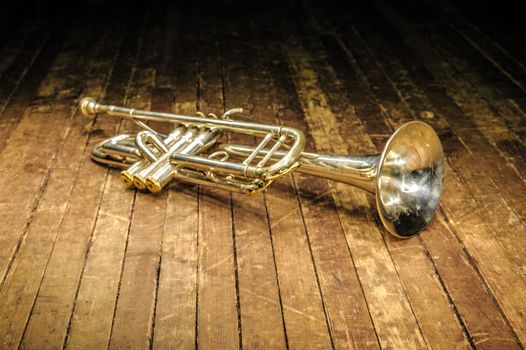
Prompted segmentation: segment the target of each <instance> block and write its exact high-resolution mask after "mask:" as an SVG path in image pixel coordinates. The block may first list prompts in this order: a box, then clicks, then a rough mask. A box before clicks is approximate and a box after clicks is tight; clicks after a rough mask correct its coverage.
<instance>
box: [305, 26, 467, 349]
mask: <svg viewBox="0 0 526 350" xmlns="http://www.w3.org/2000/svg"><path fill="white" fill-rule="evenodd" d="M308 35H309V37H315V33H312V32H308ZM323 41H324V43H325V45H326V46H328V47H329V48H331V47H332V50H330V51H329V52H330V53H331V55H330V57H331V58H330V61H329V62H330V64H329V62H327V61H326V60H324V59H323V57H325V56H326V55H327V54H326V52H325V51H324V50H323V49H322V48H321V47H319V45H320V44H317V43H312V44H311V50H312V56H313V57H319V59H318V61H317V63H318V64H317V66H318V67H319V68H318V69H317V70H318V73H317V74H318V80H319V82H320V86H321V88H322V89H323V91H324V92H325V93H326V94H327V96H328V102H329V105H330V108H331V110H333V111H334V113H335V114H336V115H339V116H345V122H344V121H343V119H339V120H338V122H339V128H338V130H339V132H340V133H341V134H342V135H343V137H344V139H345V140H347V143H348V144H349V145H350V148H351V149H353V150H356V151H353V152H351V153H353V154H377V153H379V152H380V150H381V149H382V148H383V146H384V144H385V140H384V139H378V140H377V145H374V144H373V142H372V141H371V140H370V138H368V137H367V136H365V135H366V133H365V130H364V128H363V125H362V124H361V123H360V119H359V118H358V116H357V114H360V117H361V118H362V119H363V120H370V119H374V118H377V117H378V115H381V112H380V111H379V110H378V109H377V108H376V106H375V102H374V101H373V100H371V99H369V97H368V95H367V87H366V86H364V84H363V83H362V82H360V81H358V80H359V79H360V78H359V77H357V76H356V74H355V72H354V71H353V68H352V67H350V66H351V63H350V62H349V61H348V60H347V59H346V52H345V51H343V50H341V49H340V50H339V51H338V52H334V46H338V43H337V41H336V40H335V39H333V38H332V37H324V40H323ZM358 49H359V48H353V52H355V51H356V50H358ZM345 66H347V67H345ZM336 71H338V72H342V71H343V72H345V73H349V75H347V76H345V77H344V78H343V79H345V80H346V81H349V84H346V85H347V86H349V85H352V88H350V89H349V90H348V91H350V93H349V95H350V96H349V100H347V97H346V96H345V93H344V92H343V91H342V90H341V89H338V86H341V82H339V84H334V82H335V81H336V82H338V76H337V75H336ZM361 78H363V77H361ZM349 101H352V105H351V104H350V103H349ZM363 103H367V104H370V106H368V108H364V106H363V105H361V104H363ZM375 109H376V110H375ZM378 124H379V125H382V124H380V123H378ZM387 132H388V130H386V125H385V124H383V130H382V129H379V130H371V131H370V133H371V134H377V135H381V134H387ZM355 140H356V141H355ZM371 209H372V210H374V208H371ZM428 230H429V229H428ZM384 239H385V241H386V244H387V248H388V250H389V254H390V255H391V257H392V259H393V262H394V264H395V267H396V270H397V274H398V275H399V278H400V280H401V282H402V283H403V285H404V289H405V291H406V294H407V297H408V300H409V302H410V304H411V308H412V310H413V312H414V314H415V316H416V319H417V321H418V325H419V327H420V328H421V330H422V332H423V335H424V336H425V339H426V342H427V344H432V346H436V347H438V348H451V347H458V348H462V347H464V348H466V347H469V345H468V342H467V340H466V338H465V337H464V335H463V333H462V328H461V327H460V324H459V322H458V320H457V317H456V315H455V313H454V311H453V310H452V309H451V307H450V302H449V300H448V296H447V295H446V293H445V291H444V290H443V288H442V286H441V284H440V281H439V280H438V279H437V276H436V271H435V269H434V267H433V265H432V264H431V262H430V261H429V258H428V255H427V251H426V249H425V247H424V246H423V245H422V243H421V242H420V240H418V239H411V240H399V239H395V238H393V237H392V236H390V235H386V236H385V238H384ZM423 276H425V277H423ZM418 277H420V278H418ZM437 319H440V320H442V321H443V322H439V323H438V322H436V320H437ZM445 335H447V336H445Z"/></svg>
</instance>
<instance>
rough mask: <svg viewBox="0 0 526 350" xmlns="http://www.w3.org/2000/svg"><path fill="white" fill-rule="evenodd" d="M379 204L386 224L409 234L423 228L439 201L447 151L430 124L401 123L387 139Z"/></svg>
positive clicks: (395, 231)
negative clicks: (445, 151) (443, 148)
mask: <svg viewBox="0 0 526 350" xmlns="http://www.w3.org/2000/svg"><path fill="white" fill-rule="evenodd" d="M377 169H378V170H377V176H376V206H377V209H378V213H379V216H380V219H381V220H382V223H383V225H384V226H385V227H386V228H387V230H388V231H389V232H391V233H392V234H393V235H395V236H397V237H400V238H406V237H410V236H413V235H415V234H417V233H418V232H420V231H422V230H423V229H424V228H425V227H426V226H427V225H428V223H429V222H430V221H431V219H432V218H433V215H434V213H435V211H436V209H437V207H438V205H439V201H440V196H441V194H442V188H443V179H444V152H443V150H442V144H441V143H440V140H439V138H438V136H437V134H436V133H435V131H434V130H433V128H432V127H431V126H429V125H428V124H426V123H422V122H418V121H414V122H409V123H406V124H404V125H402V126H401V127H400V128H399V129H398V130H397V131H396V132H395V133H394V134H393V135H392V136H391V137H390V138H389V140H388V141H387V144H386V145H385V147H384V150H383V152H382V154H381V155H380V160H379V162H378V168H377Z"/></svg>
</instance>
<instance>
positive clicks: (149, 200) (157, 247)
mask: <svg viewBox="0 0 526 350" xmlns="http://www.w3.org/2000/svg"><path fill="white" fill-rule="evenodd" d="M149 12H151V14H148V16H147V21H146V24H145V33H144V37H143V47H142V49H141V54H140V61H139V67H140V69H141V70H142V71H143V72H146V71H148V72H149V75H150V76H151V78H150V79H148V80H146V81H141V85H144V86H145V87H146V88H147V90H146V91H147V93H146V95H148V94H153V93H154V90H153V87H154V86H155V84H156V78H157V77H158V75H159V74H160V72H159V71H158V70H159V62H160V58H161V57H160V55H159V53H160V52H162V48H163V45H164V43H165V38H164V35H165V27H164V20H165V17H163V15H164V13H165V12H164V9H163V7H162V6H160V7H159V6H153V5H152V6H151V8H150V9H149ZM149 90H151V92H150V91H149ZM141 95H145V94H144V92H143V93H142V94H141ZM150 98H153V97H150ZM150 105H151V104H150ZM170 106H171V104H170V101H169V100H168V101H167V103H166V102H165V103H163V104H161V105H159V104H157V105H151V108H150V109H152V110H158V111H166V110H167V109H169V108H170ZM165 214H166V192H162V193H160V194H157V195H153V194H151V193H140V192H138V193H137V195H136V198H135V203H134V206H133V213H132V215H131V223H130V228H129V234H128V240H127V244H126V251H125V254H124V257H123V267H122V272H121V278H120V288H119V291H118V299H117V305H116V306H115V314H114V319H113V328H112V332H111V341H110V348H119V349H130V348H145V349H146V348H150V346H151V344H152V343H153V322H154V312H155V303H156V294H157V281H158V271H159V268H160V266H159V265H160V259H161V255H160V254H161V249H162V240H163V235H164V228H165V222H164V221H165Z"/></svg>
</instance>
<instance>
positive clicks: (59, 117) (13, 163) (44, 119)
mask: <svg viewBox="0 0 526 350" xmlns="http://www.w3.org/2000/svg"><path fill="white" fill-rule="evenodd" d="M72 41H73V40H72ZM72 41H70V42H69V43H70V45H71V44H72ZM69 50H70V51H71V52H67V53H65V54H64V55H62V60H61V61H58V62H56V64H55V65H54V66H53V69H52V71H51V73H50V74H49V75H48V77H47V80H46V81H47V82H48V86H49V84H50V81H51V82H53V81H54V79H57V76H60V75H61V74H64V73H65V72H64V70H65V69H66V64H65V62H64V60H67V59H68V58H70V57H71V56H70V55H74V54H77V53H78V52H76V51H75V50H72V49H71V47H70V48H69ZM68 55H69V56H68ZM70 73H71V72H70ZM70 76H71V75H70ZM81 78H82V76H81V75H80V74H79V76H78V77H74V79H71V80H70V81H69V80H68V81H64V82H63V83H57V84H56V85H55V86H49V88H47V89H46V86H45V85H46V84H44V85H43V86H41V87H40V90H39V95H40V96H44V95H47V94H49V95H54V94H55V93H64V92H65V91H68V90H67V89H71V88H72V86H74V87H75V88H77V86H75V85H74V84H75V83H77V84H80V83H81ZM53 115H56V117H55V118H53V117H52V116H53ZM71 115H72V109H71V106H69V105H68V104H66V103H58V104H55V103H52V104H41V106H40V107H38V108H28V109H26V110H25V112H24V115H23V117H22V122H21V123H20V124H19V125H18V127H17V129H16V130H15V132H14V133H13V134H12V135H11V138H10V142H9V144H8V145H7V146H5V147H4V148H3V149H2V151H1V153H0V159H1V160H2V162H3V164H4V167H3V169H2V175H3V176H4V178H3V181H4V182H5V184H3V185H2V188H3V189H2V192H0V198H3V200H4V203H5V205H7V204H9V203H8V202H6V201H7V199H9V201H10V202H11V201H12V202H13V203H17V206H13V207H12V206H7V207H6V210H2V216H3V217H2V220H1V221H0V222H1V225H2V226H1V229H0V230H1V232H2V235H1V237H0V243H1V244H0V249H1V250H0V280H3V279H4V278H5V274H6V273H7V270H8V268H9V264H10V263H11V261H12V258H13V256H14V254H15V253H16V250H17V248H18V245H19V243H20V241H19V240H20V238H21V237H22V235H23V232H24V230H25V227H26V223H27V219H28V217H29V215H30V214H31V211H32V210H33V207H34V203H35V201H37V200H38V198H39V197H40V188H41V185H42V184H43V183H44V181H45V180H46V178H47V174H48V170H49V169H50V168H51V167H52V166H53V165H54V160H53V158H54V155H55V153H56V151H57V150H58V149H59V148H60V146H61V143H62V141H63V138H64V136H65V131H66V126H67V124H68V122H69V120H70V118H71ZM44 126H47V127H48V128H49V130H50V132H47V133H41V130H42V128H43V127H44ZM29 141H33V142H34V143H32V142H29ZM36 144H38V145H39V146H41V147H39V149H38V150H37V151H35V150H33V149H32V148H33V147H35V145H36ZM19 176H25V177H27V181H25V184H24V186H23V187H22V188H20V189H19V191H15V192H13V191H12V189H11V186H9V185H8V184H10V183H11V180H12V179H13V178H17V177H19Z"/></svg>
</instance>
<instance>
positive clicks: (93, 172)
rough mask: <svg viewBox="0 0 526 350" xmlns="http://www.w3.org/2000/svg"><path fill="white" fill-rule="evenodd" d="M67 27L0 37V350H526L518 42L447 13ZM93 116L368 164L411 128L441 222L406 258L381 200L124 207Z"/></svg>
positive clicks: (341, 196)
mask: <svg viewBox="0 0 526 350" xmlns="http://www.w3.org/2000/svg"><path fill="white" fill-rule="evenodd" d="M80 6H81V9H80V10H79V11H75V12H74V11H72V10H71V9H68V8H66V7H64V8H62V9H61V11H60V13H59V14H58V15H52V14H51V13H52V12H53V11H52V10H53V9H52V8H51V7H50V8H45V9H44V8H31V9H27V11H26V16H24V17H23V18H21V19H20V20H18V19H16V18H15V17H16V15H19V14H20V11H22V10H23V9H22V7H17V6H14V7H13V8H12V9H10V11H11V12H6V13H2V14H1V15H0V28H1V29H2V30H1V31H0V174H1V175H2V176H0V209H1V210H0V348H2V349H3V348H6V349H7V348H28V349H48V348H49V349H56V348H64V349H69V348H71V349H73V348H74V349H85V348H89V349H104V348H123V349H124V348H125V349H135V348H141V349H155V348H160V349H174V348H177V349H179V348H181V349H194V348H201V349H217V348H221V349H223V348H228V349H241V348H250V349H252V348H255V349H259V348H264V349H294V348H299V349H304V348H305V349H306V348H321V349H379V348H397V349H402V348H403V349H406V348H407V349H425V348H427V349H466V348H470V349H522V348H523V347H524V344H525V342H526V327H525V325H526V319H525V315H526V302H525V300H526V278H525V277H526V274H525V271H526V270H525V268H526V250H525V248H524V247H525V246H526V241H525V240H526V238H525V237H526V236H525V234H526V219H525V217H526V211H525V210H526V209H525V208H526V206H524V203H525V202H526V195H525V193H526V191H525V189H526V188H525V186H526V181H525V179H526V129H525V126H526V122H525V120H526V90H525V87H526V63H525V61H524V58H525V57H526V36H525V35H524V33H521V31H520V30H518V29H517V26H518V24H516V23H503V24H502V25H501V26H499V24H498V23H497V22H496V21H491V22H488V21H487V16H486V17H483V16H482V15H481V13H482V12H477V11H469V8H468V7H466V5H464V4H462V3H456V2H455V3H453V2H447V3H446V2H442V3H438V2H419V3H416V2H412V1H401V2H385V1H381V0H360V1H356V2H353V3H352V6H345V4H343V3H337V2H332V1H321V0H320V1H319V0H311V1H309V2H292V3H288V2H287V3H285V2H281V3H279V4H276V6H271V4H269V3H265V4H262V3H256V2H253V3H239V2H235V1H231V0H225V1H222V2H220V3H217V4H205V3H202V2H195V3H185V4H182V3H174V2H168V1H164V2H163V1H159V2H154V3H149V4H146V3H141V2H140V1H139V2H129V3H128V2H126V3H122V2H118V4H109V3H105V5H104V6H102V5H100V4H99V5H97V4H88V3H85V4H81V5H80ZM102 8H104V11H101V9H102ZM500 15H501V14H500V13H496V14H495V20H497V19H499V16H500ZM510 28H515V30H514V31H513V32H509V31H508V30H509V29H510ZM85 96H92V97H95V98H96V99H99V100H102V101H103V102H105V103H110V104H116V105H124V106H130V107H133V108H142V109H149V110H156V111H164V112H170V111H172V112H175V113H180V114H185V115H194V114H195V113H196V112H197V111H202V112H204V113H208V112H213V113H216V114H221V113H223V112H224V111H225V110H226V109H230V108H234V107H242V108H243V109H244V112H243V114H242V115H240V116H236V118H239V119H244V120H250V121H255V122H262V123H269V124H282V125H288V126H289V125H290V126H293V127H296V128H298V129H300V130H302V131H303V132H304V133H305V135H306V139H307V146H306V149H307V150H309V151H316V152H323V153H340V154H367V153H369V154H370V153H378V152H380V151H381V150H382V147H383V145H384V144H385V142H386V141H387V139H388V137H389V136H390V135H391V134H392V132H393V131H394V130H395V129H396V128H398V127H399V126H400V125H402V124H403V123H405V122H408V121H412V120H422V121H425V122H427V123H429V124H430V125H432V126H433V127H434V128H435V130H437V132H438V134H439V136H440V138H441V140H442V142H443V145H444V149H445V152H446V156H447V162H446V172H447V177H446V181H445V189H444V193H443V198H442V201H441V206H440V208H439V211H438V213H437V215H436V217H435V218H434V219H433V221H432V223H431V224H430V225H429V227H428V228H427V229H426V230H425V231H424V232H422V233H421V234H420V235H419V236H418V237H414V238H411V239H409V240H398V239H394V238H392V237H391V236H389V235H388V233H387V232H386V231H385V230H384V229H383V228H382V226H381V223H380V220H379V218H378V216H377V214H376V213H375V204H374V196H373V195H371V194H368V193H366V192H363V191H361V190H359V189H356V188H353V187H350V186H347V185H342V184H337V183H334V182H331V181H327V180H325V179H320V178H312V177H309V176H307V175H302V174H299V173H293V174H291V175H290V174H289V175H287V176H285V177H283V178H282V179H280V180H278V181H276V182H275V183H274V184H273V185H272V186H271V187H270V188H269V189H268V190H267V191H266V192H264V193H262V194H259V195H257V196H244V195H241V194H237V193H229V192H225V191H222V190H217V189H211V188H208V187H205V186H196V185H190V184H184V183H180V182H174V183H173V184H171V185H170V186H169V188H167V189H166V190H165V191H163V192H162V193H160V194H156V195H153V194H149V193H139V192H136V191H134V190H127V189H125V188H124V186H123V185H122V184H121V182H120V180H119V178H118V171H117V170H113V169H109V170H108V169H106V168H105V167H102V166H100V165H97V164H95V163H93V162H92V160H91V159H90V151H91V148H92V147H93V146H94V145H95V144H96V143H97V142H99V141H101V140H103V139H105V138H107V137H109V136H111V135H114V134H115V133H118V132H128V131H136V130H138V127H137V126H136V125H135V124H134V123H132V122H130V121H122V120H120V119H118V118H111V117H104V116H96V117H89V118H88V117H84V116H82V115H81V114H80V113H79V111H77V107H76V103H77V102H78V99H79V98H80V97H85ZM150 125H151V126H152V127H153V128H155V129H158V130H160V131H161V132H163V133H166V132H169V131H170V128H171V125H169V124H167V123H160V122H152V123H150ZM222 141H230V142H236V143H250V144H254V143H255V142H256V141H257V140H256V139H255V138H254V137H252V136H246V135H239V134H227V135H225V136H224V137H223V139H222Z"/></svg>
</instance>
